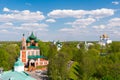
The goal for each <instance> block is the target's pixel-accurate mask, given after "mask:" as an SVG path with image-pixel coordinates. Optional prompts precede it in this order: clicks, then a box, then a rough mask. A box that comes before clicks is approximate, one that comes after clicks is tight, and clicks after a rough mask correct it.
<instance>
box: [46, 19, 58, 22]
mask: <svg viewBox="0 0 120 80" xmlns="http://www.w3.org/2000/svg"><path fill="white" fill-rule="evenodd" d="M46 22H49V23H54V22H56V21H55V20H54V19H47V20H46Z"/></svg>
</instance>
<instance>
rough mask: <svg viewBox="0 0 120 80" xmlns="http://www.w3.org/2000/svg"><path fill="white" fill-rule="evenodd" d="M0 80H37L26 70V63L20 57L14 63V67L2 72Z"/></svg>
mask: <svg viewBox="0 0 120 80" xmlns="http://www.w3.org/2000/svg"><path fill="white" fill-rule="evenodd" d="M0 80H36V79H34V78H32V77H31V76H29V74H27V73H26V72H24V64H23V63H22V61H21V60H20V58H18V60H17V61H16V62H15V64H14V69H13V70H10V71H5V72H2V73H0Z"/></svg>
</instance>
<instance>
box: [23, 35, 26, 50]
mask: <svg viewBox="0 0 120 80" xmlns="http://www.w3.org/2000/svg"><path fill="white" fill-rule="evenodd" d="M24 36H25V34H23V38H22V50H26V39H25V37H24Z"/></svg>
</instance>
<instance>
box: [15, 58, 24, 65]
mask: <svg viewBox="0 0 120 80" xmlns="http://www.w3.org/2000/svg"><path fill="white" fill-rule="evenodd" d="M14 66H24V64H23V63H22V61H21V60H20V58H18V60H17V61H16V62H15V64H14Z"/></svg>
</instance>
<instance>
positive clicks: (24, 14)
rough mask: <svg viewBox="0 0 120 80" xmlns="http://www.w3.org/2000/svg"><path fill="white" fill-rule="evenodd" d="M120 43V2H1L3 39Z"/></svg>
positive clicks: (0, 31)
mask: <svg viewBox="0 0 120 80" xmlns="http://www.w3.org/2000/svg"><path fill="white" fill-rule="evenodd" d="M32 31H33V32H34V33H35V35H36V36H37V37H38V38H39V39H40V40H43V41H52V40H61V41H66V40H69V41H71V40H77V41H81V40H85V41H89V40H99V36H100V35H102V34H104V33H106V34H108V36H109V37H110V38H111V39H112V40H120V37H119V36H120V32H119V31H120V0H0V40H1V41H4V40H12V41H15V40H21V37H22V34H23V33H24V34H25V36H26V37H27V36H29V35H30V33H31V32H32Z"/></svg>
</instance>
